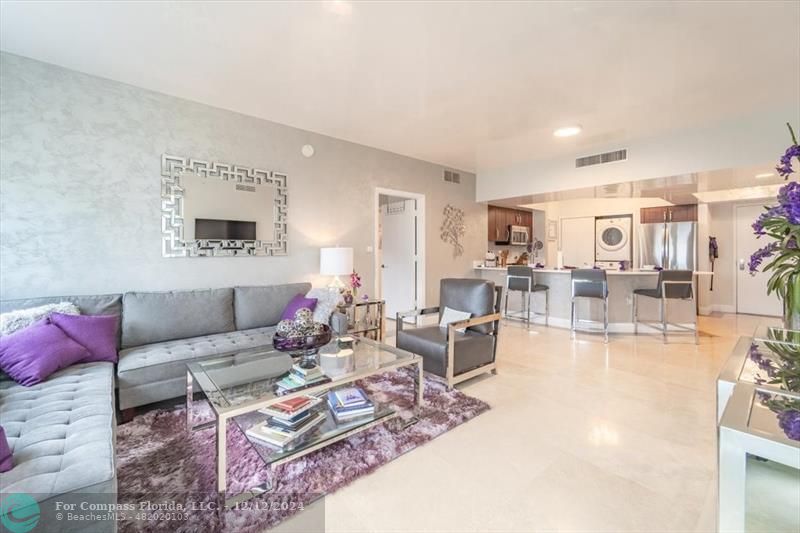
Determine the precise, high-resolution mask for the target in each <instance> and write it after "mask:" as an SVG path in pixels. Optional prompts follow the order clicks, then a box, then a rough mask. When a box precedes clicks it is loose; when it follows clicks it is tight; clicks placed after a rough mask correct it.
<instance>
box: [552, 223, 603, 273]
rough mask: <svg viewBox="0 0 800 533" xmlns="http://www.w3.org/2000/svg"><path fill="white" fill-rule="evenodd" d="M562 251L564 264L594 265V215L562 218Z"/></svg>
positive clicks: (576, 265) (580, 266)
mask: <svg viewBox="0 0 800 533" xmlns="http://www.w3.org/2000/svg"><path fill="white" fill-rule="evenodd" d="M560 244H561V252H562V253H563V254H564V265H566V266H574V267H578V268H583V267H591V266H593V265H594V260H595V259H594V217H577V218H562V219H561V243H560Z"/></svg>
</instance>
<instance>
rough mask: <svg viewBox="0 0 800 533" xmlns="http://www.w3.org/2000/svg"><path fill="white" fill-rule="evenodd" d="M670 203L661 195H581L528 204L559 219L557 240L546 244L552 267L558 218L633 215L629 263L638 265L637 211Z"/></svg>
mask: <svg viewBox="0 0 800 533" xmlns="http://www.w3.org/2000/svg"><path fill="white" fill-rule="evenodd" d="M663 205H671V204H670V203H669V202H667V201H666V200H662V199H661V198H582V199H578V200H561V201H557V202H545V203H541V204H533V205H530V206H528V207H533V208H534V209H539V210H542V211H544V212H545V213H546V215H545V216H546V218H547V219H548V220H556V221H559V236H558V241H556V242H555V243H554V242H549V243H547V244H548V246H547V265H548V266H553V267H554V266H556V257H557V254H558V250H560V249H561V247H562V243H561V235H560V232H561V224H560V220H561V219H562V218H577V217H585V216H593V217H601V216H608V215H628V214H631V215H633V232H634V234H633V236H632V239H633V262H634V266H638V262H639V258H638V251H637V250H638V248H637V246H638V244H639V241H638V235H637V233H636V231H637V229H638V227H639V210H640V209H642V208H643V207H658V206H663ZM587 238H588V240H587V242H589V241H591V242H592V243H593V242H594V235H591V236H589V237H587Z"/></svg>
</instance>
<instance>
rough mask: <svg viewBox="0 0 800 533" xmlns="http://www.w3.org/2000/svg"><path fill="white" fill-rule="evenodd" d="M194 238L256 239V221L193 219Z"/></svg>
mask: <svg viewBox="0 0 800 533" xmlns="http://www.w3.org/2000/svg"><path fill="white" fill-rule="evenodd" d="M194 238H195V239H209V240H233V241H254V240H256V223H255V222H247V221H244V220H215V219H211V218H196V219H194Z"/></svg>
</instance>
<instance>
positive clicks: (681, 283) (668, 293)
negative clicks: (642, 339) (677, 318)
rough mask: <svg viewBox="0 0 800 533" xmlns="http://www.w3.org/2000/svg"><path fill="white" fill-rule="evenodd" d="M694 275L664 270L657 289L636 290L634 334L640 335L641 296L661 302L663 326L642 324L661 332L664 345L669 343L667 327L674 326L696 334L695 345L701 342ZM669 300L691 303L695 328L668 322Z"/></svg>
mask: <svg viewBox="0 0 800 533" xmlns="http://www.w3.org/2000/svg"><path fill="white" fill-rule="evenodd" d="M693 282H694V273H693V272H692V271H691V270H662V271H660V272H659V273H658V283H657V284H656V288H655V289H636V290H634V291H633V332H634V333H635V334H636V335H638V334H639V322H640V321H639V305H638V299H639V296H645V297H647V298H654V299H657V300H660V310H661V320H660V322H661V324H660V326H659V325H656V324H657V323H654V322H644V321H642V322H641V323H642V324H644V325H646V326H650V327H651V328H653V329H657V330H660V331H661V335H662V336H663V338H664V343H665V344H666V343H667V326H670V325H671V326H674V327H676V328H678V329H681V330H684V331H692V332H694V343H695V344H697V343H698V342H699V339H698V331H697V311H696V307H694V306H696V304H695V301H694V283H693ZM667 300H684V301H687V300H688V301H691V302H692V305H693V309H695V312H694V328H689V327H686V326H684V325H682V324H673V323H671V322H669V321H667Z"/></svg>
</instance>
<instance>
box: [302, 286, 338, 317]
mask: <svg viewBox="0 0 800 533" xmlns="http://www.w3.org/2000/svg"><path fill="white" fill-rule="evenodd" d="M306 298H316V299H317V307H316V308H315V309H314V322H321V323H322V324H329V323H330V320H331V315H332V314H333V312H334V311H336V306H337V305H338V304H339V302H340V301H341V300H342V295H341V294H339V291H338V290H335V289H334V290H331V289H311V290H310V291H308V294H306Z"/></svg>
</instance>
